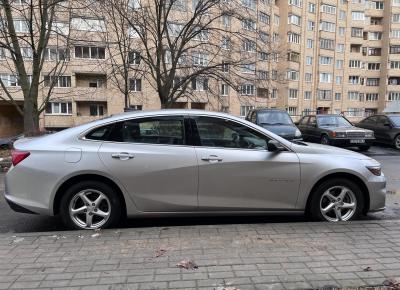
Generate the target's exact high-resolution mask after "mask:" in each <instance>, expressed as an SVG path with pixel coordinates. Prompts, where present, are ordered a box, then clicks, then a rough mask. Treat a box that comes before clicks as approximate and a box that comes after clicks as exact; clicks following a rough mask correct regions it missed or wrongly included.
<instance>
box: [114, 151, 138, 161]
mask: <svg viewBox="0 0 400 290" xmlns="http://www.w3.org/2000/svg"><path fill="white" fill-rule="evenodd" d="M111 157H112V158H116V159H119V160H129V159H132V158H134V157H135V155H133V153H128V152H120V153H113V154H111Z"/></svg>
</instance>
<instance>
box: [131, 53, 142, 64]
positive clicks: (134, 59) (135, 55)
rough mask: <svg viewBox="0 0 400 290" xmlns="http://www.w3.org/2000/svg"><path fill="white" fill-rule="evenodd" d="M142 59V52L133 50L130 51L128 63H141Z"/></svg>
mask: <svg viewBox="0 0 400 290" xmlns="http://www.w3.org/2000/svg"><path fill="white" fill-rule="evenodd" d="M140 60H141V56H140V52H139V51H135V50H132V51H130V52H129V53H128V63H129V64H135V65H139V64H140Z"/></svg>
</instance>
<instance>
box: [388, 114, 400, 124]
mask: <svg viewBox="0 0 400 290" xmlns="http://www.w3.org/2000/svg"><path fill="white" fill-rule="evenodd" d="M390 119H391V120H392V122H393V123H394V125H395V126H396V127H400V116H391V117H390Z"/></svg>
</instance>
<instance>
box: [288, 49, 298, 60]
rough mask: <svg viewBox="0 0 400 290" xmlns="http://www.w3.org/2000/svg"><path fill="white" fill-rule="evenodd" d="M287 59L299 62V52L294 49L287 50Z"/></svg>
mask: <svg viewBox="0 0 400 290" xmlns="http://www.w3.org/2000/svg"><path fill="white" fill-rule="evenodd" d="M288 61H293V62H300V53H298V52H294V51H291V52H289V53H288Z"/></svg>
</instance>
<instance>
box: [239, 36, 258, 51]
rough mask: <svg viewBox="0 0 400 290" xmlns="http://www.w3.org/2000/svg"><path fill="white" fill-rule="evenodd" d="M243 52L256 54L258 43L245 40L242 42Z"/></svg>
mask: <svg viewBox="0 0 400 290" xmlns="http://www.w3.org/2000/svg"><path fill="white" fill-rule="evenodd" d="M242 50H243V51H247V52H256V43H255V42H254V41H252V40H250V39H244V40H243V42H242Z"/></svg>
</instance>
